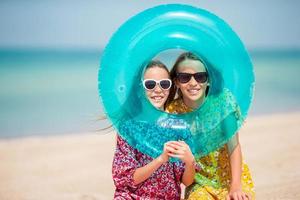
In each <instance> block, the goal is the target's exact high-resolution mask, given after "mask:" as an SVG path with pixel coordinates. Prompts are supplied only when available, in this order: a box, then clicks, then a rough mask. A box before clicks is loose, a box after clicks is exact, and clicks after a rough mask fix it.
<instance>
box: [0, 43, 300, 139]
mask: <svg viewBox="0 0 300 200" xmlns="http://www.w3.org/2000/svg"><path fill="white" fill-rule="evenodd" d="M250 54H251V58H252V61H253V65H254V69H255V75H256V86H255V95H254V101H253V104H252V107H251V108H250V115H260V114H272V113H280V112H290V111H300V51H292V50H290V51H262V50H260V51H252V52H251V53H250ZM100 56H101V51H100V50H99V51H74V50H65V51H63V50H59V51H58V50H57V51H55V50H6V49H2V50H0V138H10V137H20V136H29V135H50V134H51V135H52V134H66V133H79V132H85V131H96V130H97V129H99V128H101V127H103V125H104V123H103V122H101V121H99V120H97V118H98V117H99V116H100V115H102V114H103V113H102V110H101V107H100V103H99V98H98V89H97V75H98V66H99V59H100Z"/></svg>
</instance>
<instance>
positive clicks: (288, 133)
mask: <svg viewBox="0 0 300 200" xmlns="http://www.w3.org/2000/svg"><path fill="white" fill-rule="evenodd" d="M240 138H241V144H242V150H243V154H244V159H245V161H246V162H247V163H248V164H249V167H250V169H251V172H252V175H253V179H254V182H255V186H256V192H257V199H264V200H265V199H300V189H299V188H300V171H299V169H300V156H299V152H300V145H299V144H298V143H299V141H300V113H289V114H280V115H279V114H278V115H268V116H259V117H252V118H251V117H250V118H249V119H248V120H247V122H246V124H245V126H244V127H243V129H242V130H241V131H240ZM114 146H115V135H114V134H113V133H110V134H106V135H103V134H91V133H86V134H77V135H66V136H51V137H31V138H23V139H10V140H8V139H2V140H0V199H1V200H23V199H25V200H27V199H28V200H47V199H49V200H50V199H51V200H53V199H55V200H56V199H68V200H72V199H76V200H77V199H80V200H92V199H100V200H102V199H103V200H107V199H112V196H113V192H114V186H113V182H112V178H111V162H112V157H113V152H114Z"/></svg>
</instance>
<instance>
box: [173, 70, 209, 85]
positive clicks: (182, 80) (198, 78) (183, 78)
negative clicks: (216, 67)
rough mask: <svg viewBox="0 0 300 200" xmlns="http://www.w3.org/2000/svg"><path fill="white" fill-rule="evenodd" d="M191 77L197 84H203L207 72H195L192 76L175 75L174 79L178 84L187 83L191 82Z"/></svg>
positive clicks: (185, 74)
mask: <svg viewBox="0 0 300 200" xmlns="http://www.w3.org/2000/svg"><path fill="white" fill-rule="evenodd" d="M192 76H193V77H194V79H195V80H196V81H197V82H198V83H205V82H206V81H207V78H208V74H207V72H197V73H194V74H190V73H179V72H178V73H177V74H176V77H177V79H178V81H179V82H180V83H187V82H189V81H190V80H191V78H192Z"/></svg>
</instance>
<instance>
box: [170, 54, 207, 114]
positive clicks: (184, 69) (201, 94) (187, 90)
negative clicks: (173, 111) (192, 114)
mask: <svg viewBox="0 0 300 200" xmlns="http://www.w3.org/2000/svg"><path fill="white" fill-rule="evenodd" d="M198 72H200V73H198ZM195 73H197V74H195ZM206 73H207V72H206V69H205V67H204V65H203V64H202V63H201V62H200V61H198V60H190V59H187V60H184V61H182V62H181V63H180V64H179V65H178V69H177V78H176V83H175V84H176V86H177V88H179V89H180V90H181V92H182V96H183V101H184V103H185V104H186V105H187V106H188V107H190V108H197V107H199V106H200V105H201V104H202V103H203V101H204V99H205V91H206V88H207V84H208V80H207V74H206ZM191 74H194V76H191ZM180 76H181V77H180ZM195 76H196V79H197V80H198V81H197V80H196V79H195ZM189 78H190V79H189Z"/></svg>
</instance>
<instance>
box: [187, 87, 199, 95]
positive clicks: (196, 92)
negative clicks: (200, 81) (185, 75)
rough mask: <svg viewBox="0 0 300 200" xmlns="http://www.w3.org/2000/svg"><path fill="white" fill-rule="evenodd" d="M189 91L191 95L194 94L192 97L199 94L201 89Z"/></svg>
mask: <svg viewBox="0 0 300 200" xmlns="http://www.w3.org/2000/svg"><path fill="white" fill-rule="evenodd" d="M187 91H188V92H189V93H190V94H192V95H196V94H198V93H199V91H200V88H193V89H188V90H187Z"/></svg>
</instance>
